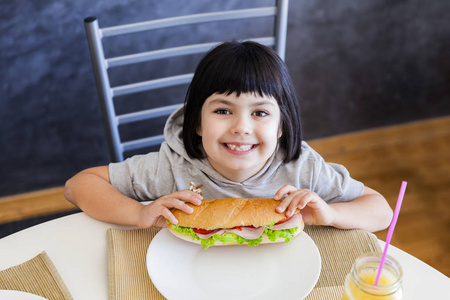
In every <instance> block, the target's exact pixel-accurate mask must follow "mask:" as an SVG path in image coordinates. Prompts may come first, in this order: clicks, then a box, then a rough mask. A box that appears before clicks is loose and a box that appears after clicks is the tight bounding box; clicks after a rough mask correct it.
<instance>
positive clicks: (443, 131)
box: [0, 117, 450, 276]
mask: <svg viewBox="0 0 450 300" xmlns="http://www.w3.org/2000/svg"><path fill="white" fill-rule="evenodd" d="M309 144H310V145H311V146H312V147H313V148H315V149H316V150H317V151H318V152H319V153H320V154H321V155H322V156H323V157H324V158H325V159H326V160H327V161H330V162H336V163H341V164H343V165H345V166H346V167H347V168H348V169H349V171H350V173H351V175H352V177H354V178H356V179H358V180H361V181H362V182H364V183H365V184H366V185H367V186H369V187H371V188H374V189H375V190H377V191H379V192H380V193H382V194H383V195H384V196H385V197H386V199H387V200H388V201H389V203H390V205H391V207H394V206H395V202H396V201H397V196H398V192H399V189H400V184H401V182H402V181H403V180H405V181H407V182H408V186H407V189H406V194H405V198H404V201H403V206H402V209H401V213H400V217H399V219H398V222H397V227H396V230H395V233H394V236H393V239H392V244H393V245H395V246H397V247H399V248H401V249H403V250H404V251H406V252H408V253H410V254H412V255H414V256H415V257H417V258H419V259H421V260H422V261H424V262H426V263H427V264H429V265H431V266H433V267H434V268H436V269H438V270H439V271H441V272H442V273H444V274H445V275H447V276H450V255H449V253H450V251H449V250H450V206H449V204H450V117H446V118H439V119H432V120H426V121H420V122H415V123H410V124H405V125H400V126H394V127H387V128H381V129H374V130H368V131H363V132H356V133H351V134H346V135H340V136H334V137H330V138H323V139H318V140H313V141H309ZM73 209H74V207H73V206H72V205H71V204H69V203H68V202H67V201H65V200H64V197H63V195H62V188H55V189H50V190H44V191H39V192H35V193H29V194H24V195H18V196H14V197H6V198H3V199H1V198H0V226H1V224H2V223H3V224H4V223H5V222H12V221H16V220H20V219H24V218H30V217H34V216H41V215H45V214H52V213H56V212H62V211H70V210H73ZM386 234H387V230H385V231H382V232H378V233H376V235H377V236H378V237H379V238H380V239H382V240H385V238H386Z"/></svg>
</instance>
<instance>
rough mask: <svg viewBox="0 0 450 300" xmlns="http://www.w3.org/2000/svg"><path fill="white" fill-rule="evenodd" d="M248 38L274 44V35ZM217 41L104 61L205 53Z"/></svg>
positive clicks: (109, 65) (121, 63)
mask: <svg viewBox="0 0 450 300" xmlns="http://www.w3.org/2000/svg"><path fill="white" fill-rule="evenodd" d="M250 40H252V41H254V42H258V43H260V44H263V45H266V46H273V45H275V38H274V37H261V38H254V39H250ZM219 43H220V42H213V43H204V44H195V45H188V46H181V47H174V48H167V49H163V50H155V51H148V52H142V53H136V54H130V55H124V56H117V57H112V58H108V59H106V63H107V66H106V67H107V68H113V67H119V66H124V65H130V64H135V63H140V62H145V61H151V60H157V59H164V58H170V57H175V56H181V55H191V54H198V53H205V52H207V51H208V50H210V49H212V48H213V47H215V46H217V45H218V44H219Z"/></svg>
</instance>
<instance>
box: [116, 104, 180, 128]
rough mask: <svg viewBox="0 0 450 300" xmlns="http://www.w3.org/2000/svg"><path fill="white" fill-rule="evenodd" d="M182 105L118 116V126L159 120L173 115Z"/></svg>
mask: <svg viewBox="0 0 450 300" xmlns="http://www.w3.org/2000/svg"><path fill="white" fill-rule="evenodd" d="M181 105H182V104H175V105H170V106H164V107H158V108H153V109H147V110H143V111H138V112H133V113H129V114H123V115H119V116H117V124H118V125H121V124H127V123H132V122H139V121H143V120H148V119H153V118H159V117H163V116H168V115H170V114H171V113H173V112H174V111H175V110H176V109H177V108H179V107H180V106H181Z"/></svg>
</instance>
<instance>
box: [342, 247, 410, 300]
mask: <svg viewBox="0 0 450 300" xmlns="http://www.w3.org/2000/svg"><path fill="white" fill-rule="evenodd" d="M381 255H382V253H369V254H364V255H362V256H360V257H358V258H357V259H356V262H355V263H354V265H353V266H352V269H351V271H350V273H349V274H348V275H347V277H346V279H345V284H344V295H343V297H342V300H356V299H358V300H360V299H363V300H375V299H380V300H381V299H383V300H399V299H402V297H403V289H402V279H403V273H402V268H401V266H400V264H399V263H398V262H397V261H396V260H395V259H394V258H392V257H391V256H389V255H387V256H386V260H385V262H384V266H383V271H382V272H381V276H380V281H379V283H378V285H374V283H375V278H376V277H377V273H378V268H379V266H380V261H381Z"/></svg>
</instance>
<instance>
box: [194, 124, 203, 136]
mask: <svg viewBox="0 0 450 300" xmlns="http://www.w3.org/2000/svg"><path fill="white" fill-rule="evenodd" d="M195 131H196V132H197V134H198V135H199V136H202V127H201V126H198V127H197V129H196V130H195Z"/></svg>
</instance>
